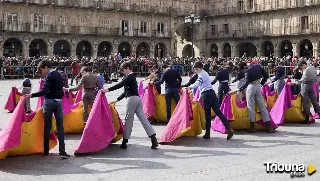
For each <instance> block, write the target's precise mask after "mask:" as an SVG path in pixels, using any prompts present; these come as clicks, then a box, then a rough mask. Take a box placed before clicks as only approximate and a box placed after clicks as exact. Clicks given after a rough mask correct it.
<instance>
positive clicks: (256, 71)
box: [238, 64, 275, 133]
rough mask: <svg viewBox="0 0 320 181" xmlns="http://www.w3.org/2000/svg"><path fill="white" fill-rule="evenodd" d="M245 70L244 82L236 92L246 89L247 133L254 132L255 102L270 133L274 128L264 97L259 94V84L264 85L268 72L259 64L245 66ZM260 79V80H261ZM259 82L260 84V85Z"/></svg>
mask: <svg viewBox="0 0 320 181" xmlns="http://www.w3.org/2000/svg"><path fill="white" fill-rule="evenodd" d="M246 69H247V70H246V72H245V83H244V84H243V85H242V86H240V88H239V89H238V92H239V91H240V92H241V91H243V90H244V89H247V90H246V99H247V105H248V112H249V120H250V129H249V130H247V131H248V132H249V133H253V132H255V122H256V109H255V104H256V102H257V104H258V106H259V109H260V111H261V115H262V120H263V121H264V122H266V123H267V124H268V129H269V132H270V133H274V132H275V130H274V129H273V128H272V126H271V124H270V115H269V112H268V110H267V106H266V105H265V102H264V98H263V96H262V94H261V85H264V84H265V83H266V81H267V80H268V78H269V75H268V73H267V72H266V71H265V70H264V69H263V68H262V67H261V65H259V64H252V65H249V67H247V66H246ZM261 79H262V80H261ZM260 84H261V85H260Z"/></svg>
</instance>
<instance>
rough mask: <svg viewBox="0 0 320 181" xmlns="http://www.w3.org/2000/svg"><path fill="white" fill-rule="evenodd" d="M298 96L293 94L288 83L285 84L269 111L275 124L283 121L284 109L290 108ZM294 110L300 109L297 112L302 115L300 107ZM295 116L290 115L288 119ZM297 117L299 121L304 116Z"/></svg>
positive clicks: (302, 119)
mask: <svg viewBox="0 0 320 181" xmlns="http://www.w3.org/2000/svg"><path fill="white" fill-rule="evenodd" d="M298 96H300V95H298ZM298 96H295V95H293V93H292V91H291V87H290V85H288V84H286V85H285V87H284V88H283V90H282V91H281V94H280V95H279V97H278V99H277V101H276V103H275V105H274V106H273V108H272V110H271V112H270V115H271V118H272V119H273V120H274V121H275V123H276V124H278V125H281V124H283V123H284V121H285V119H286V118H285V112H286V110H288V109H289V108H292V101H295V100H297V98H298ZM299 104H302V103H301V101H299ZM301 106H302V105H301ZM295 111H300V112H299V113H298V114H299V115H302V116H303V114H302V109H300V110H299V109H296V110H295ZM300 117H301V116H300ZM295 118H297V117H293V118H291V116H290V118H288V119H295ZM297 119H298V118H297ZM299 119H301V121H304V118H299ZM292 121H294V120H292ZM311 122H314V119H312V121H311Z"/></svg>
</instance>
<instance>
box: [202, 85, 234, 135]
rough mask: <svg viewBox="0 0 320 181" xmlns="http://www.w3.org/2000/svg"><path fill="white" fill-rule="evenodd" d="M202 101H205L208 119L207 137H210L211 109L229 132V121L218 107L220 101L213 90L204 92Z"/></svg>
mask: <svg viewBox="0 0 320 181" xmlns="http://www.w3.org/2000/svg"><path fill="white" fill-rule="evenodd" d="M201 99H202V100H203V104H204V112H205V117H206V135H210V129H211V108H212V109H213V111H214V112H215V113H216V115H217V116H218V117H219V118H220V119H221V121H222V123H223V125H224V126H225V127H226V129H227V130H229V129H230V125H229V121H228V120H227V118H226V116H225V115H223V113H222V112H221V110H220V107H219V106H218V99H217V96H216V93H215V92H214V91H213V90H208V91H205V92H202V93H201Z"/></svg>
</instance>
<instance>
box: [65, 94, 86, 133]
mask: <svg viewBox="0 0 320 181" xmlns="http://www.w3.org/2000/svg"><path fill="white" fill-rule="evenodd" d="M63 126H64V132H65V133H82V132H83V129H84V122H83V104H82V102H80V103H78V104H72V103H71V102H70V100H69V99H68V98H67V97H66V96H64V97H63Z"/></svg>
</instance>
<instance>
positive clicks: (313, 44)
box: [0, 42, 319, 58]
mask: <svg viewBox="0 0 320 181" xmlns="http://www.w3.org/2000/svg"><path fill="white" fill-rule="evenodd" d="M312 46H313V50H312V52H313V56H314V57H315V58H318V57H319V47H318V43H317V42H313V43H312ZM0 55H1V54H0Z"/></svg>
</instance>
